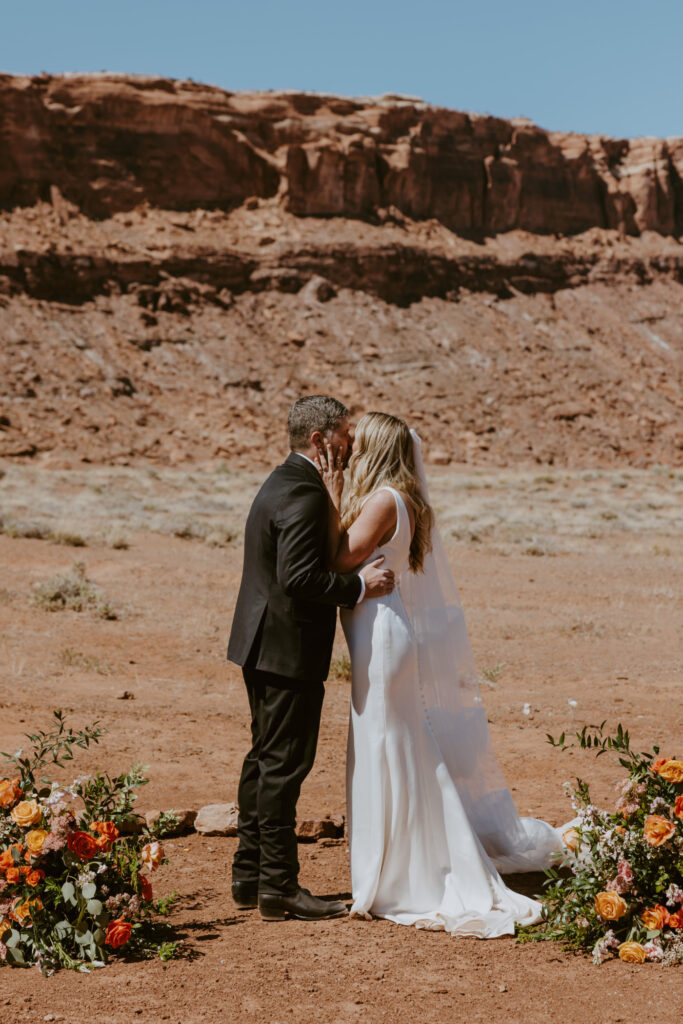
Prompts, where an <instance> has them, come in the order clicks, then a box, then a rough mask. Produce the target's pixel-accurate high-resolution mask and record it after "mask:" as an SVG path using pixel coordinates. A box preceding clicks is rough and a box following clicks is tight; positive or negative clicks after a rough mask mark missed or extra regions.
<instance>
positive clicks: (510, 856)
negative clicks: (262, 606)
mask: <svg viewBox="0 0 683 1024" xmlns="http://www.w3.org/2000/svg"><path fill="white" fill-rule="evenodd" d="M318 469H319V471H320V473H321V474H322V477H323V480H324V482H325V485H326V487H327V489H328V492H329V495H330V499H331V504H332V506H333V507H332V510H331V515H330V523H331V526H330V535H329V558H330V563H331V564H330V568H333V569H336V570H337V571H339V572H349V571H351V570H353V569H358V568H360V567H361V566H363V565H365V564H366V563H367V562H369V561H372V560H373V559H375V558H377V557H379V556H381V555H384V557H385V559H386V567H387V568H390V569H393V571H394V573H395V575H396V580H397V586H396V589H395V590H394V591H393V593H391V594H388V595H387V596H386V597H380V598H374V599H366V600H364V601H361V602H360V603H359V604H358V605H357V606H356V607H355V608H354V609H353V610H342V613H341V615H342V626H343V628H344V633H345V635H346V640H347V643H348V647H349V652H350V656H351V673H352V696H351V720H350V727H349V745H348V760H347V810H348V816H349V842H350V849H351V881H352V890H353V906H352V908H351V914H352V915H357V916H361V917H370V916H372V915H374V916H377V917H384V918H388V919H389V920H391V921H396V922H397V923H399V924H406V925H415V926H417V927H418V928H430V929H445V930H446V931H448V932H451V933H452V934H454V935H474V936H478V937H480V938H493V937H495V936H499V935H503V934H511V933H513V932H514V927H515V923H518V924H522V925H526V924H532V923H533V922H535V921H537V920H538V919H539V917H540V904H539V903H537V902H536V901H535V900H532V899H529V898H528V897H526V896H522V895H520V894H519V893H516V892H513V891H512V890H511V889H509V888H508V887H507V886H506V885H505V884H504V882H503V880H502V878H501V877H500V874H499V872H500V871H502V872H514V871H534V870H541V869H543V868H544V867H546V866H547V865H548V864H549V863H550V862H551V861H552V859H553V855H554V854H555V853H556V851H557V850H558V849H560V848H561V846H562V843H561V837H560V833H559V832H558V831H557V830H556V829H554V828H552V827H551V826H550V825H548V824H546V823H545V822H543V821H538V820H537V819H535V818H520V817H519V815H518V814H517V811H516V809H515V805H514V802H513V800H512V797H511V795H510V792H509V790H508V788H507V786H506V784H505V781H504V779H503V776H502V774H501V771H500V768H499V767H498V764H497V762H496V759H495V756H494V753H493V749H492V746H491V737H490V733H489V728H488V723H487V719H486V711H485V709H484V706H483V704H482V700H481V697H480V695H479V686H478V681H477V674H476V669H475V665H474V659H473V656H472V650H471V647H470V643H469V638H468V635H467V630H466V627H465V620H464V617H463V611H462V606H461V604H460V600H459V597H458V593H457V590H456V588H455V584H454V582H453V578H452V576H451V573H450V569H449V567H448V562H447V559H446V555H445V552H444V549H443V546H442V544H441V539H440V536H439V533H438V530H437V528H436V525H435V523H434V515H433V512H432V509H431V507H430V505H429V495H428V491H427V484H426V479H425V475H424V468H423V463H422V455H421V444H420V439H419V437H418V435H417V434H416V433H415V432H414V431H410V430H409V429H408V427H407V426H406V424H405V423H404V422H403V421H402V420H400V419H397V418H396V417H395V416H389V415H387V414H385V413H379V412H373V413H368V414H367V415H366V416H363V417H362V419H361V420H360V421H359V423H358V426H357V428H356V439H355V442H354V449H353V455H352V456H351V460H350V462H349V470H350V479H349V487H348V495H347V497H346V500H345V502H344V505H343V508H342V490H343V486H344V482H343V470H342V466H341V456H340V454H339V453H334V452H333V451H332V450H331V448H329V447H328V449H327V452H326V453H325V454H321V455H320V456H319V459H318ZM335 513H336V514H335Z"/></svg>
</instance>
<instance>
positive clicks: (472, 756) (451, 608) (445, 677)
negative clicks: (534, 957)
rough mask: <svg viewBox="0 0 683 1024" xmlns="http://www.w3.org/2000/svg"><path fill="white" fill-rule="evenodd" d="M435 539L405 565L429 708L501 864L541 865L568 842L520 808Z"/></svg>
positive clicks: (403, 581)
mask: <svg viewBox="0 0 683 1024" xmlns="http://www.w3.org/2000/svg"><path fill="white" fill-rule="evenodd" d="M411 435H412V438H413V450H414V456H415V466H416V470H417V474H418V477H419V480H420V485H421V488H422V492H423V495H424V497H425V500H426V501H429V489H428V486H427V478H426V476H425V471H424V463H423V459H422V442H421V440H420V437H419V435H418V434H417V433H416V431H414V430H411ZM431 539H432V549H431V552H430V553H429V554H428V555H427V556H426V558H425V562H424V571H423V572H418V573H413V572H405V573H403V574H402V576H401V578H400V584H399V585H400V592H401V597H402V600H403V603H404V606H405V609H406V612H407V615H408V618H409V620H410V623H411V626H412V629H413V631H414V634H415V641H416V645H417V652H418V653H417V658H418V675H419V679H418V685H419V689H420V694H421V697H422V700H423V702H424V708H425V714H426V716H427V720H428V723H429V725H430V728H431V731H432V734H433V736H434V739H435V741H436V743H437V744H438V746H439V749H440V752H441V755H442V757H443V759H444V761H445V763H446V766H447V768H448V772H449V774H450V776H451V778H452V779H453V782H454V783H455V785H456V787H457V789H458V793H459V795H460V799H461V800H462V803H463V806H464V808H465V811H466V813H467V816H468V818H469V820H470V823H471V825H472V827H473V829H474V830H475V832H476V834H477V836H478V838H479V840H480V842H481V844H482V846H483V847H484V849H485V850H486V852H487V854H488V855H489V857H490V858H491V859H492V861H493V863H494V864H495V866H496V867H497V868H498V870H499V871H501V872H516V871H535V870H541V869H543V868H544V867H546V866H547V865H548V864H549V863H551V862H552V860H553V859H554V857H555V856H556V855H557V851H558V850H559V849H560V848H561V846H562V843H561V837H560V833H559V832H558V830H557V829H555V828H553V827H552V826H551V825H549V824H547V823H546V822H544V821H540V820H538V819H536V818H520V816H519V814H518V813H517V809H516V807H515V804H514V801H513V799H512V795H511V793H510V791H509V789H508V787H507V785H506V784H505V779H504V777H503V773H502V772H501V770H500V767H499V765H498V762H497V761H496V757H495V754H494V752H493V745H492V742H491V733H490V730H489V726H488V721H487V717H486V710H485V708H484V704H483V701H482V698H481V693H480V690H479V680H478V675H477V669H476V666H475V662H474V656H473V653H472V647H471V645H470V640H469V636H468V633H467V627H466V625H465V617H464V614H463V608H462V604H461V602H460V598H459V596H458V591H457V588H456V586H455V581H454V579H453V576H452V574H451V571H450V568H449V565H448V559H447V557H446V552H445V549H444V546H443V542H442V540H441V535H440V533H439V529H438V527H437V525H436V523H435V524H434V526H433V528H432V535H431Z"/></svg>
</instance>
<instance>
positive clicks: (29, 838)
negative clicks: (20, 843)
mask: <svg viewBox="0 0 683 1024" xmlns="http://www.w3.org/2000/svg"><path fill="white" fill-rule="evenodd" d="M48 835H49V832H46V831H45V829H44V828H34V829H32V830H31V831H30V832H27V833H26V835H25V836H24V839H25V840H26V845H27V847H28V850H29V853H32V854H33V856H34V857H37V856H38V854H39V853H40V851H41V850H42V848H43V843H44V842H45V840H46V839H47V837H48Z"/></svg>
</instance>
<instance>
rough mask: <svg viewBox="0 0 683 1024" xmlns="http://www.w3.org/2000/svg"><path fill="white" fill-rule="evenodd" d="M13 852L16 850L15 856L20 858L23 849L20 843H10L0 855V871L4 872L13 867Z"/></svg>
mask: <svg viewBox="0 0 683 1024" xmlns="http://www.w3.org/2000/svg"><path fill="white" fill-rule="evenodd" d="M13 850H16V853H17V856H18V857H21V855H22V853H23V850H24V847H23V846H22V845H21V843H12V845H11V846H8V847H7V849H6V850H4V851H3V852H2V853H0V871H6V870H7V868H13V867H14V857H13V856H12V851H13Z"/></svg>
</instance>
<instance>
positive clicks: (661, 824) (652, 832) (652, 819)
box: [643, 814, 676, 846]
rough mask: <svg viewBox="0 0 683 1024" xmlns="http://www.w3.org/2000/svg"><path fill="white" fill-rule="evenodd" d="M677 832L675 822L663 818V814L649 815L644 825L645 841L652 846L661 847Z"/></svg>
mask: <svg viewBox="0 0 683 1024" xmlns="http://www.w3.org/2000/svg"><path fill="white" fill-rule="evenodd" d="M675 831H676V824H675V822H673V821H669V819H668V818H663V817H662V816H661V814H649V815H648V816H647V818H646V819H645V821H644V823H643V833H644V835H645V841H646V842H647V843H649V844H650V846H661V845H662V843H665V842H666V841H667V839H671V837H672V835H673V834H674V832H675Z"/></svg>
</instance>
